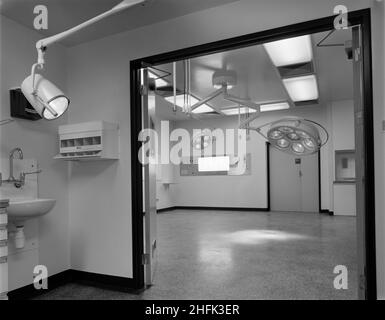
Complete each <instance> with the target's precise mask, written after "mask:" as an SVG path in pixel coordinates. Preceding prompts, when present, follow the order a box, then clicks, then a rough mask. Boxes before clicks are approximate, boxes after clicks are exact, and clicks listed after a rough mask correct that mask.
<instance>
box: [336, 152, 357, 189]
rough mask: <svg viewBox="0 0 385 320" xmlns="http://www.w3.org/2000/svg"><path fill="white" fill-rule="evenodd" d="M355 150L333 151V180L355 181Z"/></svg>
mask: <svg viewBox="0 0 385 320" xmlns="http://www.w3.org/2000/svg"><path fill="white" fill-rule="evenodd" d="M355 157H356V154H355V150H336V151H335V157H334V158H335V170H336V171H335V182H337V183H338V182H355V180H356V159H355Z"/></svg>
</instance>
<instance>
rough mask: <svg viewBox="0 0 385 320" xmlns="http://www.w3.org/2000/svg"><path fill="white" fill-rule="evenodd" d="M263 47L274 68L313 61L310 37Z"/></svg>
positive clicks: (279, 41)
mask: <svg viewBox="0 0 385 320" xmlns="http://www.w3.org/2000/svg"><path fill="white" fill-rule="evenodd" d="M263 46H264V47H265V49H266V51H267V53H268V54H269V56H270V59H271V61H272V62H273V64H274V65H275V66H276V67H282V66H289V65H293V64H299V63H306V62H310V61H311V60H312V59H313V49H312V45H311V38H310V35H305V36H300V37H294V38H289V39H284V40H278V41H273V42H268V43H265V44H264V45H263Z"/></svg>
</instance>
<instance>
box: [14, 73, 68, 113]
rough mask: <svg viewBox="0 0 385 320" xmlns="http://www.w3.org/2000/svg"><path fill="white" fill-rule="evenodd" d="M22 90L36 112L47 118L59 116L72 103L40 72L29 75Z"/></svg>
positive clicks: (22, 85)
mask: <svg viewBox="0 0 385 320" xmlns="http://www.w3.org/2000/svg"><path fill="white" fill-rule="evenodd" d="M21 91H22V92H23V94H24V96H25V97H26V99H27V100H28V102H29V103H30V104H31V105H32V106H33V107H34V109H35V110H36V112H37V113H38V114H39V115H40V116H41V117H42V118H44V119H46V120H54V119H57V118H59V117H60V116H61V115H62V114H63V113H64V112H66V110H67V108H68V106H69V104H70V100H69V99H68V97H66V96H65V95H64V93H63V92H62V91H61V90H60V89H59V88H57V87H56V86H55V85H54V84H53V83H52V82H50V81H49V80H47V79H45V78H44V77H43V76H41V75H40V74H35V75H30V76H29V77H27V78H26V79H25V80H24V81H23V83H22V84H21Z"/></svg>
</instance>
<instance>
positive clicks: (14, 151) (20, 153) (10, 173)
mask: <svg viewBox="0 0 385 320" xmlns="http://www.w3.org/2000/svg"><path fill="white" fill-rule="evenodd" d="M16 153H17V154H18V155H19V159H23V151H22V150H21V149H20V148H15V149H12V150H11V152H10V153H9V178H8V182H16V179H15V177H14V176H13V159H14V158H15V154H16Z"/></svg>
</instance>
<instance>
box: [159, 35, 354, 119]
mask: <svg viewBox="0 0 385 320" xmlns="http://www.w3.org/2000/svg"><path fill="white" fill-rule="evenodd" d="M327 33H328V32H323V33H318V34H313V35H312V43H313V54H314V63H315V68H316V76H317V80H318V85H319V91H320V92H319V95H320V99H319V104H318V105H322V104H323V103H325V102H328V101H337V100H345V99H352V98H353V81H352V77H353V67H352V63H351V60H348V59H347V56H346V54H345V50H344V47H340V46H338V47H337V46H331V47H317V46H316V44H317V43H318V42H319V41H320V40H321V39H323V38H324V36H325V35H326V34H327ZM349 39H351V31H350V30H347V31H344V30H342V31H336V32H334V33H333V34H332V35H331V36H330V37H329V38H328V39H327V40H326V41H325V42H324V43H325V44H336V43H344V42H345V41H346V40H349ZM159 68H160V69H162V70H166V71H168V72H172V64H167V65H162V66H159ZM216 70H234V71H236V73H237V80H238V83H237V86H236V87H235V88H233V89H231V90H229V93H231V94H233V95H235V96H238V97H241V98H245V99H251V100H252V101H254V102H257V103H261V102H264V101H277V100H287V99H288V94H287V92H286V90H285V88H284V86H283V84H282V81H281V79H280V77H279V75H278V72H277V70H276V68H275V67H274V66H273V65H272V63H271V61H270V59H269V57H268V55H267V53H266V51H265V49H264V48H263V46H262V45H258V46H251V47H247V48H242V49H237V50H232V51H227V52H221V53H216V54H213V55H207V56H202V57H198V58H194V59H192V60H191V92H192V93H193V94H194V95H195V96H197V97H198V98H201V99H202V98H204V97H206V96H207V95H209V94H210V93H212V92H214V91H215V89H214V88H213V86H212V75H213V73H214V72H215V71H216ZM167 80H168V81H169V82H170V83H171V81H172V79H171V76H169V77H168V79H167ZM183 84H184V81H183V66H182V62H178V63H177V88H178V89H180V90H181V91H183ZM209 104H211V105H212V106H215V107H217V108H226V107H231V106H234V103H231V102H228V101H224V100H223V99H222V98H221V97H220V96H219V97H217V98H215V99H213V100H211V101H210V102H209ZM170 106H171V104H170V103H166V104H162V109H161V110H157V112H158V111H159V112H160V113H161V114H159V116H161V117H162V118H167V119H174V120H182V119H186V118H187V117H186V116H185V115H181V114H178V115H175V114H173V113H172V112H171V111H170V110H171V107H170ZM316 106H317V105H313V106H312V105H310V106H307V107H309V108H311V107H316Z"/></svg>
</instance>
